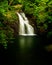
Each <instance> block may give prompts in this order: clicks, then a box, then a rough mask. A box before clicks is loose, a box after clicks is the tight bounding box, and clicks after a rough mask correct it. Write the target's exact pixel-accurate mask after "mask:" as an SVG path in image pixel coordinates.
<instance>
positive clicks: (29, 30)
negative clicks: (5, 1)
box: [17, 12, 36, 36]
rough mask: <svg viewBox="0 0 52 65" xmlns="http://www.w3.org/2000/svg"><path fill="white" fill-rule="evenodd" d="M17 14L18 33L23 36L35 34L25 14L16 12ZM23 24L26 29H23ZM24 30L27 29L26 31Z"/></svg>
mask: <svg viewBox="0 0 52 65" xmlns="http://www.w3.org/2000/svg"><path fill="white" fill-rule="evenodd" d="M17 15H18V16H19V35H23V36H29V35H30V36H31V35H36V34H34V28H33V27H32V26H31V25H30V24H29V21H28V19H27V17H26V16H25V14H24V13H18V12H17ZM25 26H26V29H27V30H26V29H25ZM25 31H27V33H26V32H25Z"/></svg>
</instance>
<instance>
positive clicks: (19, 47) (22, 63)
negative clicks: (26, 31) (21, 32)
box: [0, 36, 51, 65]
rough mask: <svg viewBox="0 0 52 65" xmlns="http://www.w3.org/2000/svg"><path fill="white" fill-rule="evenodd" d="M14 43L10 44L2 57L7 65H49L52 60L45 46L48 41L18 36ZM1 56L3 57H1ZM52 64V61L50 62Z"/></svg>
mask: <svg viewBox="0 0 52 65" xmlns="http://www.w3.org/2000/svg"><path fill="white" fill-rule="evenodd" d="M14 41H15V42H14V43H13V42H12V41H11V42H12V43H8V47H7V50H5V51H4V54H3V53H2V54H3V55H2V57H3V58H4V59H3V58H2V59H3V62H4V64H6V65H11V64H12V65H42V64H43V65H47V64H48V62H49V59H50V58H51V55H50V53H48V52H47V51H46V50H45V48H44V46H45V43H46V41H45V40H44V39H42V38H41V37H38V36H17V38H16V39H15V40H14ZM0 56H1V55H0ZM5 59H6V60H5ZM50 62H51V61H50Z"/></svg>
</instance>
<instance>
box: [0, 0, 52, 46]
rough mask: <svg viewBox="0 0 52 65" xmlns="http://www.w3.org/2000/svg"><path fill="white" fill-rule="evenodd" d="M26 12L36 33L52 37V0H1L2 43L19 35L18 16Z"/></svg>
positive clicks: (48, 37)
mask: <svg viewBox="0 0 52 65" xmlns="http://www.w3.org/2000/svg"><path fill="white" fill-rule="evenodd" d="M16 12H24V13H25V14H26V16H27V17H28V19H29V20H30V24H31V25H32V26H33V27H34V28H35V33H36V34H37V35H39V36H41V37H42V38H46V39H47V40H48V39H50V40H51V37H52V16H51V15H52V0H23V1H22V0H0V44H2V45H3V46H4V47H7V43H12V42H14V41H13V40H14V39H15V38H16V37H17V35H18V16H17V14H16Z"/></svg>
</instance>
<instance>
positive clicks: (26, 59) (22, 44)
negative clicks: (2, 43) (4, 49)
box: [18, 36, 38, 65]
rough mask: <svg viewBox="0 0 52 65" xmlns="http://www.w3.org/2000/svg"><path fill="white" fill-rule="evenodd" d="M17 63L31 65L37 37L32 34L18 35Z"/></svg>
mask: <svg viewBox="0 0 52 65" xmlns="http://www.w3.org/2000/svg"><path fill="white" fill-rule="evenodd" d="M18 39H19V56H20V59H19V65H31V62H32V60H31V59H32V56H33V53H34V51H35V50H34V49H33V48H34V47H36V45H37V40H38V38H36V37H34V36H19V38H18Z"/></svg>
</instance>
